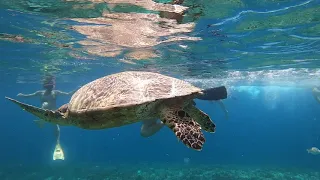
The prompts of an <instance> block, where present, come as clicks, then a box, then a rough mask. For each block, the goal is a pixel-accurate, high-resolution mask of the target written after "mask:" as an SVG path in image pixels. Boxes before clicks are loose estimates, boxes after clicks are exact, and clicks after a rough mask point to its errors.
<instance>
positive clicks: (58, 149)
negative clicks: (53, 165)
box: [52, 142, 64, 160]
mask: <svg viewBox="0 0 320 180" xmlns="http://www.w3.org/2000/svg"><path fill="white" fill-rule="evenodd" d="M52 159H53V160H57V159H59V160H64V153H63V150H62V147H61V145H60V143H59V142H58V143H57V145H56V147H55V148H54V152H53V157H52Z"/></svg>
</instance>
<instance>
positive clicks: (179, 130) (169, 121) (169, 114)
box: [160, 108, 205, 151]
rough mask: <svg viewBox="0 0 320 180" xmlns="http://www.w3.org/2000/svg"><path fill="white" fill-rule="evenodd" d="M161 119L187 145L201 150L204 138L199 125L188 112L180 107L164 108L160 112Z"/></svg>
mask: <svg viewBox="0 0 320 180" xmlns="http://www.w3.org/2000/svg"><path fill="white" fill-rule="evenodd" d="M160 119H161V121H162V122H163V123H164V124H165V125H166V126H168V127H169V128H170V129H171V130H172V131H173V132H174V134H175V135H176V136H177V137H178V138H179V139H180V140H181V141H182V142H183V143H184V144H185V145H186V146H187V147H190V148H192V149H194V150H197V151H201V150H202V147H203V144H204V142H205V138H204V135H203V133H202V132H201V127H200V125H199V124H198V123H197V122H196V121H194V120H193V119H192V118H191V117H190V116H189V115H188V113H186V112H185V111H184V110H182V109H180V108H165V109H163V110H162V112H161V117H160Z"/></svg>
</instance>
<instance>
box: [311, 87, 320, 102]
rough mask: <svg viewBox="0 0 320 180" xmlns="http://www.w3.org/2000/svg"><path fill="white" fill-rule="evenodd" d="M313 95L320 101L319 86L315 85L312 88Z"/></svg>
mask: <svg viewBox="0 0 320 180" xmlns="http://www.w3.org/2000/svg"><path fill="white" fill-rule="evenodd" d="M312 94H313V97H314V98H315V99H316V100H317V101H318V103H320V87H315V88H313V89H312Z"/></svg>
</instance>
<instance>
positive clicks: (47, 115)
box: [5, 97, 64, 124]
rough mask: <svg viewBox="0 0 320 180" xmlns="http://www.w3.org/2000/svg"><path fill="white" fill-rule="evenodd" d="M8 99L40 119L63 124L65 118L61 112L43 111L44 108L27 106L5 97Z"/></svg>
mask: <svg viewBox="0 0 320 180" xmlns="http://www.w3.org/2000/svg"><path fill="white" fill-rule="evenodd" d="M5 98H6V99H8V100H10V101H12V102H14V103H15V104H17V105H18V106H20V107H21V108H22V109H23V110H25V111H28V112H29V113H31V114H33V115H35V116H37V117H38V118H40V119H42V120H44V121H47V122H50V123H54V124H61V123H62V122H63V121H61V119H64V116H63V114H62V113H60V112H59V111H52V110H47V109H42V108H38V107H35V106H31V105H29V104H25V103H22V102H19V101H17V100H15V99H12V98H9V97H5Z"/></svg>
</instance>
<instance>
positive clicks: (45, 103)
mask: <svg viewBox="0 0 320 180" xmlns="http://www.w3.org/2000/svg"><path fill="white" fill-rule="evenodd" d="M55 85H56V83H55V77H53V76H51V75H48V76H46V77H45V78H44V80H43V88H44V90H39V91H36V92H34V93H32V94H22V93H19V94H18V95H17V96H19V97H39V98H40V101H41V104H42V106H41V107H42V108H43V109H50V110H56V109H57V106H56V100H57V96H61V95H71V94H73V93H74V92H75V91H71V92H68V93H67V92H62V91H59V90H54V88H55ZM35 122H36V123H37V124H38V126H39V127H42V126H43V125H44V123H45V121H44V120H35ZM55 136H56V139H57V143H56V147H55V150H54V153H53V160H56V159H61V160H64V153H63V150H62V148H61V145H60V128H59V125H56V131H55Z"/></svg>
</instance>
